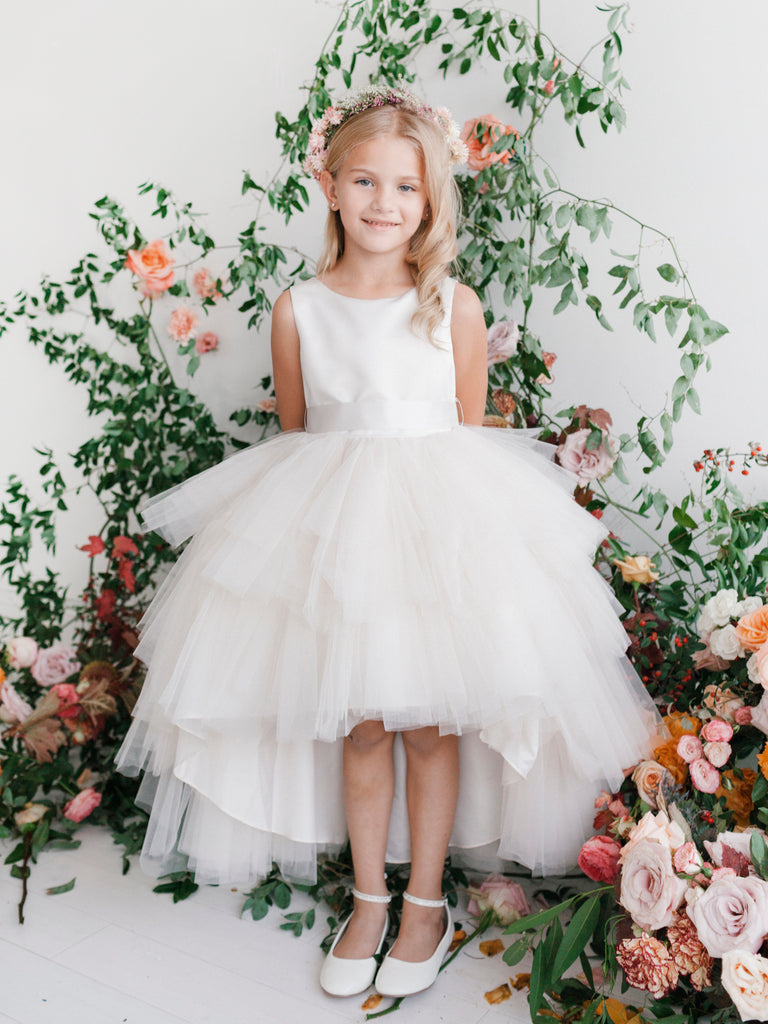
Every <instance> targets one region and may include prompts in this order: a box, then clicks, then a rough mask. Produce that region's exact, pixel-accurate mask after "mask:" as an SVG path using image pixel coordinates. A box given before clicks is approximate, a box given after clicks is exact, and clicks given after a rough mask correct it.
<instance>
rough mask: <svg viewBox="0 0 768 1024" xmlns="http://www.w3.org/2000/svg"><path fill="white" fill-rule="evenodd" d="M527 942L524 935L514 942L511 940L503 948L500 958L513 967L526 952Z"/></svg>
mask: <svg viewBox="0 0 768 1024" xmlns="http://www.w3.org/2000/svg"><path fill="white" fill-rule="evenodd" d="M528 949H529V944H528V940H527V939H526V938H525V937H522V938H519V939H518V940H517V941H516V942H513V943H512V945H511V946H508V947H507V949H505V950H504V952H503V954H502V957H501V959H502V960H503V961H504V963H505V964H507V966H509V967H514V966H515V964H519V963H520V961H521V960H522V959H523V957H524V956H525V954H526V953H527V952H528Z"/></svg>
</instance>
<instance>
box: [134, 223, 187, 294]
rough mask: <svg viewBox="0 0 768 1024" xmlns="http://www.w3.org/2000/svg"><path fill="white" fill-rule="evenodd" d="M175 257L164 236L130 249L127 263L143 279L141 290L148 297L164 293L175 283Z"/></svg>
mask: <svg viewBox="0 0 768 1024" xmlns="http://www.w3.org/2000/svg"><path fill="white" fill-rule="evenodd" d="M174 262H175V261H174V258H173V256H172V255H171V250H170V249H169V248H168V246H167V245H166V243H165V242H164V241H163V240H162V238H156V239H155V241H154V242H150V243H149V245H147V246H145V247H144V248H143V249H129V250H128V255H127V257H126V260H125V265H126V267H128V269H129V270H130V271H132V273H134V274H136V276H137V277H138V278H140V279H141V285H140V288H141V291H142V293H143V294H144V295H146V296H147V298H150V299H154V298H157V296H158V295H162V293H163V292H165V291H167V290H168V289H169V288H170V287H171V285H172V284H173V264H174Z"/></svg>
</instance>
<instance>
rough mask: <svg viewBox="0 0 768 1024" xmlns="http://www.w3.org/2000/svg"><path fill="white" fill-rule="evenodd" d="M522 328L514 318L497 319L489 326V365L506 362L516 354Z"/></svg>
mask: <svg viewBox="0 0 768 1024" xmlns="http://www.w3.org/2000/svg"><path fill="white" fill-rule="evenodd" d="M519 341H520V329H519V328H518V326H517V324H516V323H515V322H514V320H497V321H496V323H495V324H491V326H490V327H489V328H488V366H489V367H491V366H493V365H494V364H495V363H504V362H506V360H507V359H509V358H510V356H513V355H514V354H515V350H516V349H517V345H518V342H519Z"/></svg>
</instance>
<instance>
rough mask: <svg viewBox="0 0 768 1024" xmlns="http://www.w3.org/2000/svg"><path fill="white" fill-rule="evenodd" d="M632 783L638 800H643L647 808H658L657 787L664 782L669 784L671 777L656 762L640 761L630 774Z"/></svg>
mask: <svg viewBox="0 0 768 1024" xmlns="http://www.w3.org/2000/svg"><path fill="white" fill-rule="evenodd" d="M632 781H633V782H634V784H635V785H636V786H637V792H638V795H639V797H640V799H641V800H644V801H645V802H646V803H647V804H648V806H649V807H653V808H656V807H658V802H657V797H658V793H659V787H660V786H661V785H662V783H664V782H670V781H671V775H670V773H669V771H668V770H667V769H666V768H665V767H664V766H663V765H661V764H659V763H658V762H657V761H641V762H640V764H639V765H638V766H637V767H636V768H635V770H634V771H633V772H632Z"/></svg>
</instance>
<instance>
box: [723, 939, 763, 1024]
mask: <svg viewBox="0 0 768 1024" xmlns="http://www.w3.org/2000/svg"><path fill="white" fill-rule="evenodd" d="M722 968H723V973H722V978H721V980H722V983H723V988H724V989H725V991H726V992H727V993H728V995H729V996H730V997H731V999H732V1000H733V1005H734V1006H735V1007H736V1009H737V1010H738V1012H739V1016H740V1017H741V1019H742V1020H768V960H766V958H765V957H764V956H759V955H758V954H757V953H748V952H747V951H746V950H743V949H729V950H728V952H727V953H725V954H724V955H723V963H722Z"/></svg>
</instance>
